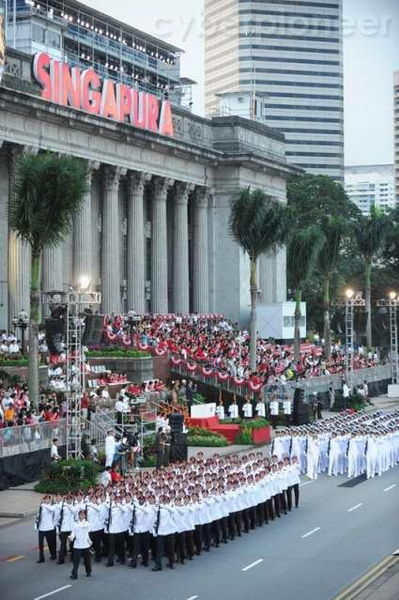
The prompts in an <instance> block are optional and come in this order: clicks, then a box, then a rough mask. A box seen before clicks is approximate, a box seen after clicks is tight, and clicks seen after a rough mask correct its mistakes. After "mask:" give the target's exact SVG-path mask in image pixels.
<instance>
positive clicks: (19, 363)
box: [0, 358, 28, 367]
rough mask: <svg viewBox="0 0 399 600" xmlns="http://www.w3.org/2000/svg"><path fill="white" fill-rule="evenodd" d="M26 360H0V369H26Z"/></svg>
mask: <svg viewBox="0 0 399 600" xmlns="http://www.w3.org/2000/svg"><path fill="white" fill-rule="evenodd" d="M27 366H28V359H27V358H16V359H15V360H13V359H11V360H7V359H5V358H2V359H0V367H27Z"/></svg>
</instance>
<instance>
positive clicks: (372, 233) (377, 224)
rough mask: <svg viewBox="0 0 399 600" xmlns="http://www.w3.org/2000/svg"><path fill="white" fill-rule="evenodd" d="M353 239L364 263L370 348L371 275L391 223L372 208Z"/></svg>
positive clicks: (369, 345) (356, 223)
mask: <svg viewBox="0 0 399 600" xmlns="http://www.w3.org/2000/svg"><path fill="white" fill-rule="evenodd" d="M353 228H354V237H355V240H356V245H357V248H358V251H359V254H360V256H361V258H362V259H363V261H364V276H365V292H366V312H367V324H366V338H367V346H368V347H369V348H371V346H372V341H373V340H372V333H371V273H372V269H373V263H374V262H375V261H376V259H377V258H378V257H379V255H380V254H381V253H382V251H383V249H384V246H385V241H386V239H387V237H388V235H389V232H390V228H391V221H390V219H389V218H388V216H387V215H386V214H384V213H383V212H382V210H381V209H379V208H376V207H374V206H373V207H372V208H371V210H370V215H369V216H368V217H364V216H361V217H359V218H358V219H357V221H356V222H355V224H354V226H353Z"/></svg>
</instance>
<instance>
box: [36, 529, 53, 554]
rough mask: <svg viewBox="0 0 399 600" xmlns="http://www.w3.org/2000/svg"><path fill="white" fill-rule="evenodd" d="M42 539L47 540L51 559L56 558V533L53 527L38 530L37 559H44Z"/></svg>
mask: <svg viewBox="0 0 399 600" xmlns="http://www.w3.org/2000/svg"><path fill="white" fill-rule="evenodd" d="M44 540H46V542H47V546H48V549H49V552H50V557H51V559H52V560H55V559H56V558H57V534H56V531H55V529H48V530H47V531H39V560H44V549H43V546H44Z"/></svg>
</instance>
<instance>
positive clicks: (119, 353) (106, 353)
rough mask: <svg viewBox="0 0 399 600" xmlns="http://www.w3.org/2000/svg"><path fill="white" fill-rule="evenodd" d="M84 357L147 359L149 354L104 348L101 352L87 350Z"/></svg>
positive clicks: (141, 351)
mask: <svg viewBox="0 0 399 600" xmlns="http://www.w3.org/2000/svg"><path fill="white" fill-rule="evenodd" d="M86 356H87V358H107V357H110V358H148V357H149V356H151V353H150V352H144V351H143V350H128V349H126V350H124V349H123V348H114V347H104V348H101V350H89V351H88V352H87V353H86Z"/></svg>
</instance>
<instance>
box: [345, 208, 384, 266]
mask: <svg viewBox="0 0 399 600" xmlns="http://www.w3.org/2000/svg"><path fill="white" fill-rule="evenodd" d="M391 227H392V224H391V221H390V219H389V217H388V215H386V214H385V213H383V212H382V211H381V210H380V209H379V208H376V207H372V209H371V211H370V215H369V216H368V217H365V216H361V217H359V218H358V219H357V221H356V223H355V224H354V226H353V232H354V235H355V239H356V244H357V247H358V249H359V252H360V254H361V256H362V257H363V258H364V260H366V261H370V260H373V258H375V257H376V256H377V255H378V254H379V253H380V252H381V251H382V250H383V248H384V245H385V241H386V240H387V238H388V236H389V233H390V230H391Z"/></svg>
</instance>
